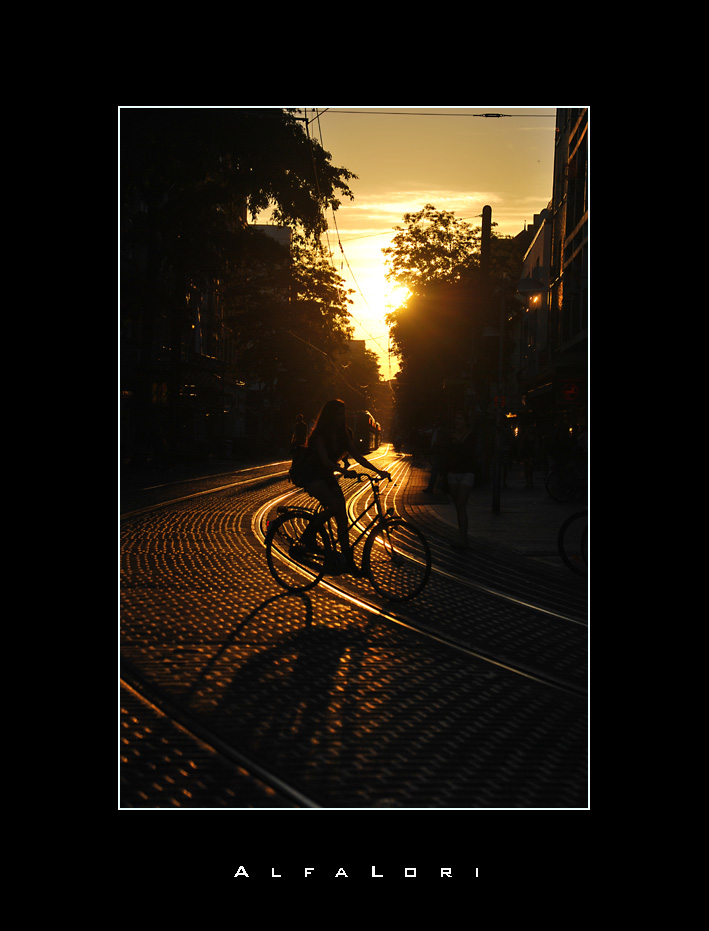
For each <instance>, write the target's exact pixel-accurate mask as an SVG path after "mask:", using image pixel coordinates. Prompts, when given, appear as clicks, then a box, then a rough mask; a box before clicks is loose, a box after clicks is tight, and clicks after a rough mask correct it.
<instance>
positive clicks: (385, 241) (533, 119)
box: [292, 106, 556, 378]
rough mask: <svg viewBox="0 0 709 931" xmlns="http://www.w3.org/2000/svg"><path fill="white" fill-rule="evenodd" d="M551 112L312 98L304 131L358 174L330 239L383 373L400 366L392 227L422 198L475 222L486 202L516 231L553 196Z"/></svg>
mask: <svg viewBox="0 0 709 931" xmlns="http://www.w3.org/2000/svg"><path fill="white" fill-rule="evenodd" d="M292 109H299V110H301V111H302V112H303V114H304V115H305V113H306V108H304V107H301V108H292ZM484 113H501V114H504V116H502V117H500V118H490V117H483V116H481V115H480V114H484ZM555 115H556V108H555V107H502V106H495V107H492V106H489V107H487V106H486V107H318V108H315V107H308V108H307V117H308V119H309V120H311V122H310V123H309V127H308V131H309V132H310V134H311V135H312V136H313V137H314V138H315V139H316V140H317V141H318V142H321V144H322V146H323V148H324V149H325V150H326V151H327V152H329V153H330V155H331V161H332V164H333V165H335V166H337V167H341V168H347V169H349V170H350V171H352V172H354V173H355V174H356V175H357V176H358V177H357V179H356V180H354V181H352V182H350V186H351V188H352V191H353V193H354V195H355V199H354V201H349V200H344V201H343V203H342V206H341V207H340V208H339V210H338V211H337V212H336V214H335V215H334V219H333V215H332V214H330V215H329V217H328V222H329V226H330V230H329V234H328V242H327V243H326V245H327V244H328V243H329V246H330V248H331V249H332V251H333V253H334V262H335V266H336V269H337V271H338V273H339V274H340V275H341V277H342V278H343V279H344V280H345V283H346V286H347V287H348V288H352V289H353V290H354V291H355V294H353V295H351V297H352V298H353V300H354V304H353V305H352V306H351V311H352V316H353V318H354V322H355V323H356V333H355V337H356V338H358V339H366V340H367V348H369V349H373V350H374V351H375V352H377V354H378V355H379V357H380V364H381V372H382V376H383V377H384V378H388V377H390V375H392V374H394V373H395V372H396V369H397V367H396V364H395V359H394V358H393V357H392V359H391V364H390V363H389V359H388V354H387V349H388V333H387V327H386V324H385V323H384V317H385V315H386V314H387V313H388V312H389V310H390V309H391V307H396V306H398V303H399V302H398V301H397V300H396V293H394V288H393V286H392V285H391V284H390V283H389V282H387V280H386V278H385V272H386V265H385V257H384V256H383V255H382V249H384V248H386V247H387V246H389V245H390V243H391V239H392V237H393V235H394V227H395V226H396V225H397V224H399V225H403V216H404V214H405V213H411V212H416V211H418V210H420V209H421V208H422V207H423V206H424V205H425V204H433V206H434V207H436V208H438V209H440V210H448V211H451V212H452V213H454V214H455V216H456V217H457V218H459V219H465V220H468V221H469V222H470V223H471V224H472V225H473V226H479V225H480V224H481V222H482V221H481V219H480V215H481V213H482V208H483V207H484V206H485V205H486V204H489V205H490V207H491V208H492V221H493V223H497V227H496V228H495V232H496V233H498V234H500V235H515V234H517V233H519V232H520V231H521V230H523V229H524V226H525V223H530V222H531V221H532V219H533V218H534V214H535V213H539V212H540V211H541V210H543V209H544V208H545V207H546V206H547V204H548V202H549V200H550V198H551V193H552V172H553V159H554V129H555Z"/></svg>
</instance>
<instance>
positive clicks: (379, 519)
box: [294, 472, 394, 551]
mask: <svg viewBox="0 0 709 931" xmlns="http://www.w3.org/2000/svg"><path fill="white" fill-rule="evenodd" d="M344 478H356V481H357V482H363V481H365V480H367V481H369V484H370V486H371V489H372V496H373V497H372V501H371V503H370V504H368V505H367V507H366V508H365V509H364V510H363V511H362V513H361V514H358V515H357V516H356V517H353V518H352V520H351V521H350V522H349V523H348V525H347V530H348V532H349V531H350V530H352V529H353V528H354V527H356V526H357V524H360V523H361V521H362V518H363V517H364V516H365V515H366V514H368V513H369V512H370V511H371V510H372V509H373V508H374V509H376V511H377V515H376V517H373V518H372V519H371V520H370V521H369V523H368V524H367V525H366V527H365V528H364V529H363V530H361V531H360V532H359V535H358V536H357V538H356V539H355V540H354V542H352V541H350V546H351V549H352V550H353V551H354V548H355V547H356V546H357V544H358V543H359V542H360V541H361V540H363V539H364V537H366V536H367V535H368V534H370V533H372V532H373V531H374V530H375V529H376V528H377V527H378V526H379V525H380V524H382V523H383V522H384V521H385V520H386V519H387V518H388V517H392V516H393V515H394V511H393V510H392V508H389V509H388V510H386V511H385V510H384V508H383V506H382V502H381V498H380V492H379V481H380V479H379V476H378V475H377V476H372V475H370V474H369V473H368V472H351V473H347V472H346V473H345V475H344ZM294 510H297V509H294ZM303 510H307V508H306V509H303ZM312 513H313V514H323V515H326V516H324V517H323V526H326V525H328V521H329V519H330V518H331V517H333V513H332V511H331V510H329V509H328V508H325V507H323V506H322V505H320V507H319V508H317V509H316V510H314V511H313V512H312ZM327 532H328V533H329V534H330V542H331V543H332V544H333V550H334V549H335V545H334V544H335V541H334V538H333V536H332V531H331V529H330V527H329V526H328V531H327Z"/></svg>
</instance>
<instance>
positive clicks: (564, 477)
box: [544, 465, 587, 501]
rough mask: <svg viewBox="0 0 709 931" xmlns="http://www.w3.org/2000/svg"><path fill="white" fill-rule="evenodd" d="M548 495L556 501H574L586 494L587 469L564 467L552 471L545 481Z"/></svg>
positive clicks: (575, 466)
mask: <svg viewBox="0 0 709 931" xmlns="http://www.w3.org/2000/svg"><path fill="white" fill-rule="evenodd" d="M544 485H545V488H546V490H547V494H549V495H550V497H552V498H553V499H554V500H555V501H573V500H574V499H575V498H580V497H581V496H582V495H584V494H585V492H586V487H587V479H586V469H585V468H583V467H581V466H577V465H570V466H563V467H562V468H557V469H552V470H551V472H549V473H548V474H547V477H546V479H545V481H544Z"/></svg>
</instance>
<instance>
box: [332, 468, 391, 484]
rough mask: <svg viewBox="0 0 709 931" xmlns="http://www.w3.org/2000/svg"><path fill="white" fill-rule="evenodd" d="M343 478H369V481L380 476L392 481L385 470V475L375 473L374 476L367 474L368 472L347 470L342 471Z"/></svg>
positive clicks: (358, 479)
mask: <svg viewBox="0 0 709 931" xmlns="http://www.w3.org/2000/svg"><path fill="white" fill-rule="evenodd" d="M342 477H343V478H354V479H356V480H357V481H358V482H363V481H364V480H365V479H367V478H368V479H369V481H370V482H374V481H377V480H379V479H380V478H386V479H387V480H388V481H390V482H393V481H394V479H393V478H392V477H391V475H389V473H388V472H387V473H386V475H377V476H376V478H375V477H374V476H372V475H370V474H369V472H350V471H349V470H348V471H346V472H343V473H342Z"/></svg>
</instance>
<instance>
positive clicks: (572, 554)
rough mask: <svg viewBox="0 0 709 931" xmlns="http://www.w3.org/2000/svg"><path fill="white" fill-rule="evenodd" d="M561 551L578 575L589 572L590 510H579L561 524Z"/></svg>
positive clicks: (566, 561) (570, 567)
mask: <svg viewBox="0 0 709 931" xmlns="http://www.w3.org/2000/svg"><path fill="white" fill-rule="evenodd" d="M559 553H560V554H561V558H562V559H563V560H564V562H565V563H566V565H567V566H568V567H569V569H571V570H572V571H573V572H576V573H577V574H578V575H587V574H588V512H587V511H578V512H577V513H576V514H572V515H571V517H569V518H567V519H566V520H565V521H564V523H563V524H562V525H561V529H560V530H559Z"/></svg>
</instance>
